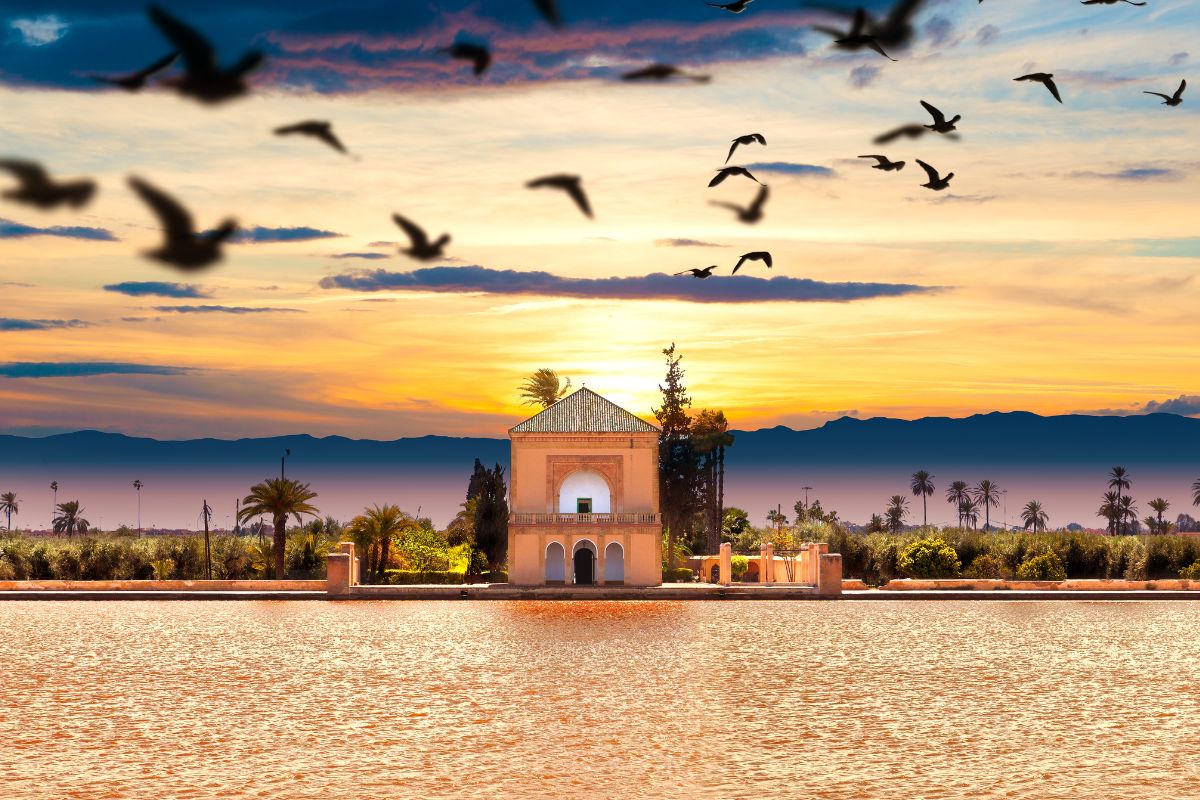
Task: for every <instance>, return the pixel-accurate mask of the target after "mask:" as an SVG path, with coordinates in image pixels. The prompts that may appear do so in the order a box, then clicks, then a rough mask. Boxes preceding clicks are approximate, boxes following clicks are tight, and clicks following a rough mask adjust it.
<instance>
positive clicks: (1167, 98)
mask: <svg viewBox="0 0 1200 800" xmlns="http://www.w3.org/2000/svg"><path fill="white" fill-rule="evenodd" d="M1142 94H1152V95H1154V96H1155V97H1161V98H1162V99H1163V100H1171V99H1172V97H1171V95H1169V94H1163V93H1162V92H1142Z"/></svg>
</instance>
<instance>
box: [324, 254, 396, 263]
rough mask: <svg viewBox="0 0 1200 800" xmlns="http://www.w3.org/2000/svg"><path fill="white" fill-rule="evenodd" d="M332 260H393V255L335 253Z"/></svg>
mask: <svg viewBox="0 0 1200 800" xmlns="http://www.w3.org/2000/svg"><path fill="white" fill-rule="evenodd" d="M330 258H362V259H366V260H368V261H375V260H378V259H381V258H391V255H390V254H388V253H334V254H333V255H331V256H330Z"/></svg>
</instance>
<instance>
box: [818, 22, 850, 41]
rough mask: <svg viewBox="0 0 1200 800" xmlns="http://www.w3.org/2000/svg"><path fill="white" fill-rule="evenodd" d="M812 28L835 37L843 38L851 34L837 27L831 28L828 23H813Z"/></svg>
mask: <svg viewBox="0 0 1200 800" xmlns="http://www.w3.org/2000/svg"><path fill="white" fill-rule="evenodd" d="M812 29H813V30H814V31H816V32H817V33H823V34H825V35H826V36H832V37H833V38H834V39H841V38H843V37H845V36H848V35H849V34H848V33H846V32H845V31H839V30H838V29H837V28H830V27H829V26H828V25H813V26H812Z"/></svg>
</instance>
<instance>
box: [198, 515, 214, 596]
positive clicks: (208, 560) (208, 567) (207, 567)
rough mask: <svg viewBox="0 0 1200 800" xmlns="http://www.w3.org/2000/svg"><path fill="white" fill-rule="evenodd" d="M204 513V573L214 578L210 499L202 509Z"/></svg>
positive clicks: (208, 577)
mask: <svg viewBox="0 0 1200 800" xmlns="http://www.w3.org/2000/svg"><path fill="white" fill-rule="evenodd" d="M200 513H201V514H203V515H204V575H205V579H206V580H210V581H211V580H212V551H211V550H210V549H209V547H208V521H209V520H210V519H212V508H211V507H210V506H209V505H208V500H205V501H204V507H203V508H202V509H201V511H200Z"/></svg>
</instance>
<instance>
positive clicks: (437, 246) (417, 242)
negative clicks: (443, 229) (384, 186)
mask: <svg viewBox="0 0 1200 800" xmlns="http://www.w3.org/2000/svg"><path fill="white" fill-rule="evenodd" d="M392 219H393V220H395V221H396V224H397V225H399V226H400V228H401V230H403V231H404V232H405V233H406V234H407V235H408V239H409V241H410V242H411V243H412V246H411V247H410V248H408V249H407V250H404V249H401V250H400V252H401V253H404V254H405V255H408V256H412V257H413V258H415V259H417V260H418V261H433V260H434V259H438V258H441V257H442V255H443V248H444V247H445V246H446V245H447V244H449V243H450V234H448V233H443V234H442V235H441V236H439V237H438V238H437V239H435V240H434V241H432V242H431V241H429V237H428V236H427V235H426V234H425V231H424V230H423V229H422V228H421V227H420V226H418V225H417V224H416V223H415V222H411V221H410V220H407V219H405V218H404V217H402V216H400V215H399V214H392Z"/></svg>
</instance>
